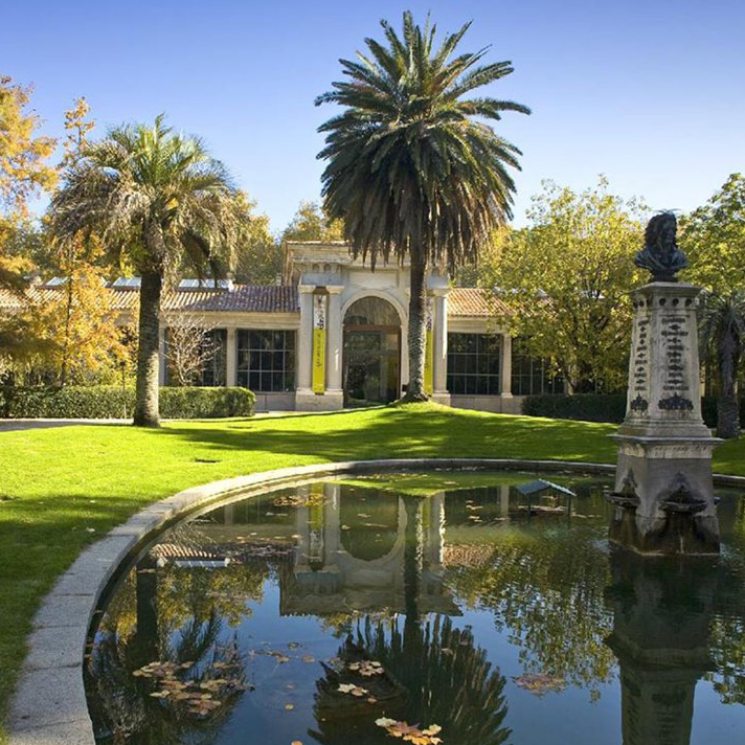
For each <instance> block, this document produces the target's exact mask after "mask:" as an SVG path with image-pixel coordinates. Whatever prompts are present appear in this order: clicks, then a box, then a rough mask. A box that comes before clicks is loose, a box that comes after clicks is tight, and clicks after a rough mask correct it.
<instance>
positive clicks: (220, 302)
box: [0, 285, 300, 313]
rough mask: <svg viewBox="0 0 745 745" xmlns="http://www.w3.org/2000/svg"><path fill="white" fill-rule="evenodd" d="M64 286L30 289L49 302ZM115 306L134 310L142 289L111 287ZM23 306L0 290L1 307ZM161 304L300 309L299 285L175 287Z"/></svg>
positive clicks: (33, 296)
mask: <svg viewBox="0 0 745 745" xmlns="http://www.w3.org/2000/svg"><path fill="white" fill-rule="evenodd" d="M61 289H62V288H61V287H48V286H41V287H32V288H31V289H30V290H28V291H27V295H28V297H29V299H30V300H31V301H32V302H34V303H40V304H44V303H49V302H52V301H53V300H55V299H56V298H58V297H59V293H60V290H61ZM107 290H108V292H110V293H111V298H112V308H113V309H114V310H118V311H127V310H134V309H135V308H136V307H137V301H138V299H139V291H138V290H137V289H135V288H127V289H124V288H118V287H116V288H114V287H108V288H107ZM19 306H20V302H19V298H18V297H17V296H16V295H14V294H13V293H11V292H9V291H7V290H0V309H3V308H5V309H7V310H14V309H17V308H18V307H19ZM161 308H162V309H163V310H165V311H169V310H184V311H190V312H199V313H210V312H227V313H231V312H235V313H298V312H299V310H300V309H299V306H298V295H297V288H296V287H295V286H293V285H266V286H264V285H235V286H234V288H233V290H231V291H227V290H224V289H219V288H217V289H215V288H211V289H199V290H195V289H175V290H167V291H166V292H164V293H163V297H162V301H161Z"/></svg>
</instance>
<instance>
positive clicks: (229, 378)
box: [225, 327, 248, 386]
mask: <svg viewBox="0 0 745 745" xmlns="http://www.w3.org/2000/svg"><path fill="white" fill-rule="evenodd" d="M225 345H226V347H225V384H226V385H228V386H234V385H238V333H237V330H236V329H235V328H231V327H228V334H227V338H226V340H225ZM246 385H248V381H246Z"/></svg>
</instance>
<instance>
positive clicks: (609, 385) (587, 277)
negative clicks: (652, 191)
mask: <svg viewBox="0 0 745 745" xmlns="http://www.w3.org/2000/svg"><path fill="white" fill-rule="evenodd" d="M643 211H644V208H643V205H642V204H641V203H640V202H638V201H637V200H629V201H624V200H623V199H621V198H620V197H618V196H615V195H613V194H611V193H610V191H609V188H608V182H607V181H606V180H605V179H603V178H601V179H600V181H599V183H598V184H597V186H595V187H594V188H591V189H588V190H586V191H584V192H582V193H581V194H577V193H575V192H573V191H572V190H571V189H568V188H561V187H559V186H557V185H556V184H554V183H553V182H545V183H544V190H543V192H542V193H541V194H539V195H537V196H535V197H534V198H533V201H532V206H531V208H530V209H529V211H528V219H529V220H530V225H529V226H528V227H526V228H523V229H521V230H514V231H512V232H511V233H504V232H503V233H501V234H500V235H499V236H498V237H497V239H496V240H497V250H496V251H495V252H494V253H493V256H492V261H491V262H490V263H489V264H488V265H487V266H485V267H484V269H483V273H482V284H484V285H486V286H488V287H490V288H493V290H494V296H495V299H498V300H499V301H500V302H499V303H495V313H496V314H497V316H498V319H499V321H500V323H502V324H505V325H506V326H507V327H508V328H510V330H511V332H512V333H513V334H514V335H516V336H520V337H523V343H524V344H525V346H526V348H527V351H528V352H529V353H531V354H532V355H534V356H536V357H543V358H547V359H550V360H552V361H553V363H554V364H555V366H556V369H557V371H558V372H561V374H562V375H563V376H564V377H565V379H566V380H567V381H568V382H569V383H570V385H571V386H572V388H573V389H574V390H575V391H588V390H598V389H600V390H614V389H616V388H619V387H623V386H624V385H625V381H626V362H625V361H626V360H627V359H628V353H629V346H630V333H631V305H630V302H629V297H628V294H629V292H630V290H631V289H633V288H634V287H635V286H637V285H639V284H641V278H640V276H639V272H638V270H637V269H636V267H635V266H634V263H633V257H634V253H635V252H636V251H638V250H639V248H640V247H641V246H642V244H643V235H644V230H643V225H642V217H641V216H642V214H643Z"/></svg>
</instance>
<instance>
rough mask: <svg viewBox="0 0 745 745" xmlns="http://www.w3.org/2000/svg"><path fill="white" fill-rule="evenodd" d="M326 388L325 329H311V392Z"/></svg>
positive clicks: (321, 391) (319, 391) (321, 390)
mask: <svg viewBox="0 0 745 745" xmlns="http://www.w3.org/2000/svg"><path fill="white" fill-rule="evenodd" d="M325 390H326V329H323V328H315V329H313V393H323V392H324V391H325Z"/></svg>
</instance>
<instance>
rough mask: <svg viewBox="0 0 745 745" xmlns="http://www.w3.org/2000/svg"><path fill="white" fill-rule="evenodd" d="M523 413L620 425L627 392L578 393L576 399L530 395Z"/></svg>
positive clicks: (624, 411)
mask: <svg viewBox="0 0 745 745" xmlns="http://www.w3.org/2000/svg"><path fill="white" fill-rule="evenodd" d="M522 410H523V414H527V415H528V416H545V417H549V418H550V419H581V420H582V421H585V422H611V423H616V424H620V423H621V422H622V421H623V418H624V416H625V415H626V394H625V393H576V394H575V395H573V396H528V397H527V398H526V399H525V400H524V401H523V409H522Z"/></svg>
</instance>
